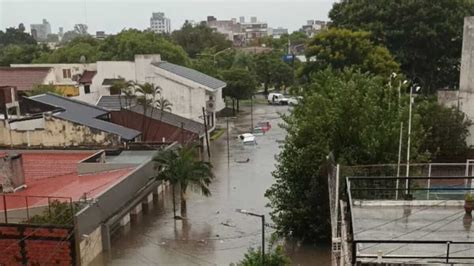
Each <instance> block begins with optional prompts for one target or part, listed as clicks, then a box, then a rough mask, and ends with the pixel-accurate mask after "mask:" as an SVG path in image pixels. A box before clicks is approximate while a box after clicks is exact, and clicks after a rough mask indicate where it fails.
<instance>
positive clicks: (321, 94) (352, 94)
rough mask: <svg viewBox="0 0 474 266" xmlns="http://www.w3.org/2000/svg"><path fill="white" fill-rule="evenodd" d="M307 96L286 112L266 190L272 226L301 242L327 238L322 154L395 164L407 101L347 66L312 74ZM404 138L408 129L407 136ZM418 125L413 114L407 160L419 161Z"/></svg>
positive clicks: (350, 161)
mask: <svg viewBox="0 0 474 266" xmlns="http://www.w3.org/2000/svg"><path fill="white" fill-rule="evenodd" d="M303 96H304V100H303V101H302V102H301V103H300V104H299V105H297V106H295V108H294V109H293V111H292V112H291V113H290V114H289V115H285V116H283V120H284V125H283V127H284V128H285V129H286V131H287V132H288V135H287V138H286V142H285V144H284V146H283V150H282V151H281V152H280V154H279V156H278V165H277V169H276V171H275V172H274V173H273V175H274V177H275V179H276V183H275V184H274V185H272V186H271V188H270V189H269V190H267V192H266V196H267V197H268V198H269V200H270V207H272V213H271V215H272V219H273V221H274V222H275V223H276V225H277V231H278V232H279V233H281V234H283V235H286V236H293V237H296V238H299V239H301V240H303V241H309V242H328V241H329V239H330V232H331V230H330V218H329V203H328V201H329V195H328V187H327V173H328V172H327V161H326V156H327V155H328V154H330V153H332V154H333V155H334V157H335V159H336V161H337V162H338V163H341V164H347V165H354V164H375V163H388V162H394V161H396V159H397V155H398V138H399V126H400V121H406V120H407V111H406V110H407V105H408V99H407V97H406V95H403V97H402V99H401V101H400V107H398V106H399V104H398V92H397V90H396V89H395V88H390V87H388V86H387V81H386V79H384V78H381V77H377V76H373V75H371V74H369V73H361V72H359V71H354V70H350V69H346V70H343V71H334V70H331V69H326V70H324V71H321V72H317V73H315V74H314V76H313V80H312V82H311V85H310V86H309V87H308V88H307V90H306V91H305V93H304V95H303ZM405 136H406V134H405ZM422 136H423V130H422V129H421V127H420V117H419V115H417V114H414V115H413V127H412V158H417V156H418V153H417V151H418V147H419V146H420V138H421V137H422Z"/></svg>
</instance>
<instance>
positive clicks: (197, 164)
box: [153, 145, 214, 217]
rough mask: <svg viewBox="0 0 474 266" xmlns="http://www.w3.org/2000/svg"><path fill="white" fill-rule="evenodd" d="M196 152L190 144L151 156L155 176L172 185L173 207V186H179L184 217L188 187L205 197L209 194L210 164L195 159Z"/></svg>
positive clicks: (212, 176) (194, 147)
mask: <svg viewBox="0 0 474 266" xmlns="http://www.w3.org/2000/svg"><path fill="white" fill-rule="evenodd" d="M197 153H198V150H197V147H196V146H194V145H192V146H184V147H181V148H179V149H177V150H166V151H161V152H159V153H157V155H156V156H155V157H154V158H153V161H154V162H155V169H156V177H155V178H156V179H157V180H164V181H168V182H170V184H171V185H172V186H173V207H174V205H175V197H174V194H175V186H179V187H180V194H181V217H186V212H187V205H186V192H187V189H188V187H194V188H196V189H197V190H199V191H200V192H201V193H202V194H203V195H204V196H206V197H208V196H210V195H211V191H210V190H209V185H210V184H211V182H212V179H213V178H214V174H213V173H212V165H211V163H208V162H204V161H199V160H197V159H196V155H197ZM175 217H176V214H175Z"/></svg>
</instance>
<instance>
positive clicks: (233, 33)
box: [206, 16, 245, 46]
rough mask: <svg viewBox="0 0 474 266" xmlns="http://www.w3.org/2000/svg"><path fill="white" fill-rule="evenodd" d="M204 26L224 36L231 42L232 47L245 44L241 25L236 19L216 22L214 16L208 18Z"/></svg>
mask: <svg viewBox="0 0 474 266" xmlns="http://www.w3.org/2000/svg"><path fill="white" fill-rule="evenodd" d="M206 25H207V26H208V27H209V28H211V29H213V30H215V31H216V32H218V33H221V34H224V35H225V36H226V38H227V40H229V41H232V42H233V44H234V46H241V45H242V44H243V43H244V42H245V36H244V34H243V33H242V29H241V24H240V23H237V19H235V18H232V19H230V20H217V19H216V18H215V17H214V16H208V17H207V21H206Z"/></svg>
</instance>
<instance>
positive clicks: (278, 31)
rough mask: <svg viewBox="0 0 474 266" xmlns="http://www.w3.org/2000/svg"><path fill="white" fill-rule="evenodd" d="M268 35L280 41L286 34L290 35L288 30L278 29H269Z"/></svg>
mask: <svg viewBox="0 0 474 266" xmlns="http://www.w3.org/2000/svg"><path fill="white" fill-rule="evenodd" d="M267 32H268V35H269V36H272V37H273V38H274V39H280V37H281V36H282V35H284V34H288V29H285V28H282V27H278V28H276V29H275V28H268V30H267Z"/></svg>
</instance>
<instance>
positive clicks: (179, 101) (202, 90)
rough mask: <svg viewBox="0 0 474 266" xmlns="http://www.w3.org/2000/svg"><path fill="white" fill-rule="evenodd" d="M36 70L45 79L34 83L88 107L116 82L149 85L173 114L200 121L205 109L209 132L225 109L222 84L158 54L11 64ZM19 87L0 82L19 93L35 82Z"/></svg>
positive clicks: (20, 68)
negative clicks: (85, 61) (157, 89)
mask: <svg viewBox="0 0 474 266" xmlns="http://www.w3.org/2000/svg"><path fill="white" fill-rule="evenodd" d="M37 68H41V69H42V70H43V72H42V73H43V75H44V78H43V79H41V80H39V81H36V83H38V84H52V85H54V86H55V87H56V88H58V89H60V90H62V91H63V92H64V93H63V96H68V97H71V98H73V99H76V100H80V101H84V102H87V103H89V104H96V103H97V101H98V100H99V99H100V97H101V96H103V95H110V94H114V93H118V92H113V91H112V92H111V91H110V89H111V86H112V85H113V84H114V82H115V81H117V80H121V79H122V80H130V81H134V82H137V83H140V84H143V83H146V82H148V83H152V84H154V85H155V86H158V87H160V88H161V89H160V94H161V95H160V96H162V97H164V98H166V99H167V100H169V101H170V102H171V103H172V104H173V110H172V112H173V114H177V115H179V116H182V117H184V118H187V119H191V120H194V121H196V122H203V121H204V120H203V111H202V108H204V109H205V113H206V116H207V118H208V119H207V122H208V125H209V128H210V130H213V129H214V126H215V117H216V112H218V111H220V110H222V109H223V108H224V107H225V104H224V100H223V97H222V89H223V88H224V87H225V86H226V83H225V82H223V81H221V80H218V79H216V78H213V77H211V76H208V75H206V74H203V73H201V72H199V71H196V70H194V69H191V68H187V67H184V66H180V65H176V64H172V63H170V62H166V61H162V60H161V57H160V55H157V54H154V55H153V54H152V55H135V58H134V61H98V62H96V63H91V64H22V65H12V67H11V69H13V70H11V71H14V72H15V71H17V72H21V71H30V70H31V69H37ZM46 76H47V77H48V78H46ZM0 77H1V71H0ZM20 77H21V76H20ZM15 81H16V82H15ZM19 84H20V83H18V80H12V81H10V82H3V81H2V82H0V86H2V85H4V86H14V87H15V86H16V87H17V88H19V90H22V89H24V90H31V89H32V88H33V87H34V86H33V85H34V84H35V82H29V83H28V84H26V85H25V86H21V87H18V86H19Z"/></svg>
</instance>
